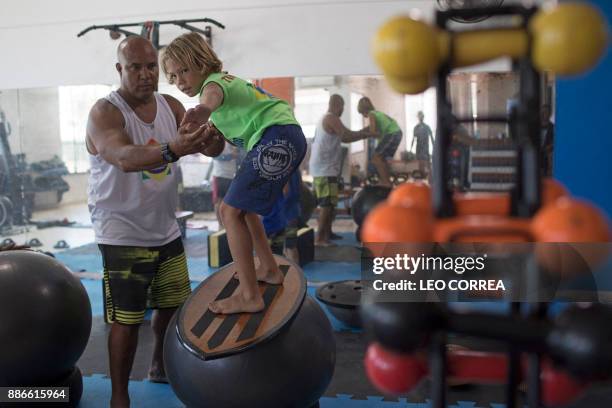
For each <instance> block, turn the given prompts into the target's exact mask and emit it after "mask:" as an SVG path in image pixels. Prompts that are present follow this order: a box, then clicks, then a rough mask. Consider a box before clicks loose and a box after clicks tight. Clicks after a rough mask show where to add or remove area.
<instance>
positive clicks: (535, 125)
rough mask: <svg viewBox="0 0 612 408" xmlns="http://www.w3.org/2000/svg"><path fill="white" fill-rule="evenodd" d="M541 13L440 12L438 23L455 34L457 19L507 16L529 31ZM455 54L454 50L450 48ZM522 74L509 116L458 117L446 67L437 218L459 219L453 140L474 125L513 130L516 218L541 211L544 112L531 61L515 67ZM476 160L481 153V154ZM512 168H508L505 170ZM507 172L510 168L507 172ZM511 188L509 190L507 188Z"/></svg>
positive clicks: (516, 9)
mask: <svg viewBox="0 0 612 408" xmlns="http://www.w3.org/2000/svg"><path fill="white" fill-rule="evenodd" d="M537 11H538V9H537V8H535V7H530V8H525V7H520V6H505V7H498V8H475V9H461V10H447V11H438V12H437V14H436V24H437V26H438V27H439V28H440V29H441V30H445V31H451V30H450V29H449V28H448V24H449V22H450V21H451V20H452V18H455V17H459V18H461V17H468V16H476V15H490V16H504V15H518V16H520V17H522V19H523V22H522V25H523V27H524V28H525V30H527V26H528V23H529V21H530V19H531V17H532V16H533V15H534V14H535V13H536V12H537ZM451 53H452V47H451ZM513 65H514V69H515V70H517V71H518V72H519V77H520V84H519V96H518V104H517V106H516V108H514V109H513V110H512V111H511V112H510V114H509V115H508V116H488V117H479V118H472V117H465V118H462V117H456V116H455V115H454V114H453V113H452V112H453V109H452V104H451V101H450V100H449V97H448V95H449V93H448V90H447V88H448V86H447V85H448V84H447V78H448V75H449V74H450V73H451V72H452V67H451V66H450V64H445V65H444V66H442V68H441V69H440V70H439V72H438V75H437V85H436V90H437V92H436V94H437V97H436V99H437V105H438V114H437V120H438V133H437V135H436V140H435V143H434V154H433V167H434V172H433V183H432V204H433V208H434V214H435V215H436V216H437V217H439V218H446V217H452V216H454V215H455V213H456V212H455V209H454V204H453V199H452V195H453V188H452V185H450V183H449V182H448V180H449V179H450V173H451V170H450V168H449V167H450V166H449V163H450V157H449V156H448V152H449V151H450V147H451V143H452V135H453V132H454V129H455V128H456V127H457V125H459V124H462V123H473V122H494V123H505V124H508V125H509V129H510V136H511V139H512V140H513V141H514V142H515V143H516V146H517V147H516V153H515V154H516V156H515V159H516V163H515V164H516V165H515V167H514V173H513V174H514V177H515V180H516V181H519V182H518V183H517V185H516V188H513V189H512V213H511V215H513V216H521V217H530V216H532V215H533V214H534V213H535V212H536V211H537V209H538V208H539V207H540V170H539V144H538V143H537V140H538V137H539V131H540V130H539V114H538V112H539V107H540V74H539V73H538V72H536V70H535V69H534V67H533V64H532V62H531V60H530V59H529V58H528V57H525V58H522V59H520V60H518V61H515V62H514V63H513ZM477 156H478V154H477ZM503 167H509V166H503ZM503 171H504V172H509V171H510V169H507V168H504V169H503ZM504 187H509V186H504Z"/></svg>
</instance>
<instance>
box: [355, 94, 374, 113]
mask: <svg viewBox="0 0 612 408" xmlns="http://www.w3.org/2000/svg"><path fill="white" fill-rule="evenodd" d="M373 110H374V105H373V104H372V101H371V100H370V98H368V97H367V96H364V97H363V98H361V99H360V100H359V102H357V112H359V113H361V114H362V115H363V114H364V113H368V112H370V111H373Z"/></svg>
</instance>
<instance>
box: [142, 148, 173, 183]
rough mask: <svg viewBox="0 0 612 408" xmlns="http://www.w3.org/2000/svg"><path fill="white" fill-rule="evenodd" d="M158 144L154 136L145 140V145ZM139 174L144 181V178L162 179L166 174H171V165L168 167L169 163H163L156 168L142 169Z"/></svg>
mask: <svg viewBox="0 0 612 408" xmlns="http://www.w3.org/2000/svg"><path fill="white" fill-rule="evenodd" d="M159 145H160V144H159V142H158V141H157V140H155V139H154V138H151V139H149V141H148V142H147V146H159ZM140 174H141V175H142V180H143V181H146V180H155V181H162V180H164V179H165V178H166V177H167V176H169V175H170V174H172V167H170V165H169V164H164V165H163V166H161V167H158V168H156V169H151V170H143V171H141V172H140Z"/></svg>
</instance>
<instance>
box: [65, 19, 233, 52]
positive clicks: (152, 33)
mask: <svg viewBox="0 0 612 408" xmlns="http://www.w3.org/2000/svg"><path fill="white" fill-rule="evenodd" d="M189 23H211V24H213V25H216V26H217V27H219V28H222V29H225V26H224V25H223V24H221V23H219V22H218V21H216V20H213V19H212V18H199V19H194V20H166V21H144V22H141V23H125V24H107V25H93V26H90V27H87V28H86V29H84V30H83V31H81V32H80V33H78V34H77V37H81V36H83V35H85V34H87V33H88V32H89V31H92V30H98V29H104V30H108V31H110V33H111V35H112V34H113V33H121V34H124V35H126V36H130V35H140V36H143V37H146V38H147V39H149V40H151V42H152V43H153V46H154V47H155V48H156V49H159V48H160V45H159V26H160V25H164V24H173V25H177V26H179V27H181V28H184V29H186V30H189V31H192V32H196V33H200V34H202V35H203V36H204V37H206V40H207V41H208V43H209V44H211V45H212V27H211V26H209V25H208V26H206V27H205V28H204V29H201V28H198V27H195V26H193V25H191V24H189ZM123 27H142V30H141V33H140V34H138V33H135V32H132V31H128V30H125V29H124V28H123Z"/></svg>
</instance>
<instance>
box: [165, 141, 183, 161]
mask: <svg viewBox="0 0 612 408" xmlns="http://www.w3.org/2000/svg"><path fill="white" fill-rule="evenodd" d="M161 154H162V159H163V160H164V161H165V162H166V163H174V162H176V161H178V159H179V157H178V156H177V155H176V154H175V153H174V152H173V151H172V150H170V145H169V144H168V143H163V144H162V145H161Z"/></svg>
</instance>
